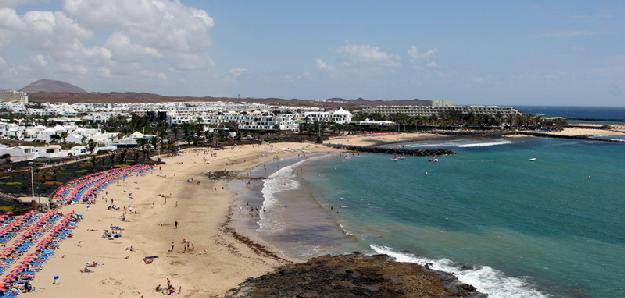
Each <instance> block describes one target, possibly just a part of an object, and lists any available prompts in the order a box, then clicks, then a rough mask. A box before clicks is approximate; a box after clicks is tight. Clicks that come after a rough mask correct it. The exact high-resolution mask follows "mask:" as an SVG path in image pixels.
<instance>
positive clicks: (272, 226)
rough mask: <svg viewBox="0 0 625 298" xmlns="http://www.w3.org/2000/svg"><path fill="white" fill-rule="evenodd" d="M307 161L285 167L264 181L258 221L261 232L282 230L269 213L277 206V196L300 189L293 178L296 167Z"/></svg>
mask: <svg viewBox="0 0 625 298" xmlns="http://www.w3.org/2000/svg"><path fill="white" fill-rule="evenodd" d="M304 161H305V160H300V161H298V162H296V163H294V164H292V165H289V166H286V167H283V168H281V169H279V170H277V171H276V172H274V173H273V174H271V175H269V177H267V179H265V180H263V189H262V190H261V193H262V194H263V198H264V200H263V207H262V211H261V212H259V216H260V220H258V230H259V231H275V230H280V229H282V227H281V225H280V223H279V222H278V221H277V220H276V219H275V218H272V217H271V216H267V215H268V214H267V213H271V211H272V208H273V207H274V206H275V204H276V201H277V199H276V197H275V194H276V193H279V192H283V191H287V190H294V189H297V188H298V187H299V183H298V182H297V181H296V180H294V179H293V178H295V177H296V174H295V171H294V170H293V169H294V168H295V167H297V166H299V165H301V164H303V163H304Z"/></svg>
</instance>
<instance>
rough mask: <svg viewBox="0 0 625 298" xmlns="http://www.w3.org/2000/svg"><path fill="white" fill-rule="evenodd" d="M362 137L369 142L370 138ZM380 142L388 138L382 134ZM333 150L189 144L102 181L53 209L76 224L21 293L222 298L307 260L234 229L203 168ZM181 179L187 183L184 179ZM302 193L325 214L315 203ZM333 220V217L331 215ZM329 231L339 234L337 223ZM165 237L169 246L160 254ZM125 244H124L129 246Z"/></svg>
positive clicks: (214, 180)
mask: <svg viewBox="0 0 625 298" xmlns="http://www.w3.org/2000/svg"><path fill="white" fill-rule="evenodd" d="M412 137H416V138H417V139H416V140H425V139H427V138H428V137H431V136H430V135H429V134H419V133H417V134H411V138H412ZM363 138H366V139H367V140H366V141H367V142H370V141H371V140H370V139H371V136H363ZM383 139H386V140H384V141H385V142H389V140H388V137H383ZM356 140H357V139H356ZM413 140H415V139H413ZM340 152H343V151H341V150H337V149H332V148H329V147H327V146H325V145H322V144H311V143H274V144H268V145H267V144H265V145H245V146H238V147H236V146H235V147H228V148H225V149H221V150H210V149H204V148H190V149H185V150H183V151H182V152H181V154H180V155H178V156H173V157H167V156H161V158H162V159H163V161H165V162H166V163H165V164H164V165H161V169H160V170H159V166H157V167H156V168H155V169H154V171H153V172H152V173H150V174H147V175H145V176H142V177H129V178H128V179H126V180H125V181H122V182H119V183H116V184H112V185H109V187H108V188H106V189H105V190H104V191H102V192H101V193H100V194H99V195H98V199H99V200H98V201H99V204H94V205H92V206H90V207H87V206H85V205H70V206H64V207H62V208H61V210H62V211H63V212H67V211H70V210H76V211H77V212H78V213H81V214H83V215H85V220H83V222H81V224H80V225H79V226H78V228H77V229H76V230H75V231H74V237H73V238H69V239H67V240H66V241H65V242H64V243H63V244H61V246H60V249H59V250H58V251H57V253H56V256H55V257H53V258H51V259H50V261H49V262H48V263H47V265H46V266H45V267H44V269H43V270H42V271H40V272H39V273H38V274H37V277H36V278H35V280H34V282H33V285H34V286H35V288H36V289H37V290H36V291H35V292H31V293H27V294H24V295H26V296H30V297H48V296H72V295H77V294H81V295H90V296H94V297H110V296H143V297H161V296H162V295H161V294H160V293H158V292H156V291H154V289H155V288H156V286H157V285H158V284H161V285H164V284H166V281H167V279H169V280H171V282H172V284H173V285H174V286H175V287H176V288H178V287H181V289H182V296H184V297H196V296H215V295H217V296H222V295H224V294H225V293H226V292H227V291H228V290H229V289H231V288H233V287H236V286H238V285H239V284H240V283H242V282H243V281H245V280H246V279H248V278H250V277H258V276H261V275H263V274H266V273H269V272H272V271H273V270H275V269H276V268H278V267H280V266H283V265H288V264H294V263H300V262H303V261H305V259H308V258H309V257H310V256H308V257H306V258H305V259H300V258H292V257H289V256H287V255H286V254H284V253H283V252H281V251H280V249H279V247H278V246H279V245H278V246H276V245H273V244H272V242H271V241H267V240H264V239H262V237H255V236H254V235H251V236H250V235H248V234H246V233H244V232H243V231H240V230H239V229H237V226H236V223H234V221H235V219H233V215H234V212H236V211H235V208H236V200H237V198H236V193H235V192H233V191H232V190H231V189H229V187H228V184H229V181H230V178H231V177H230V178H229V177H209V176H208V175H207V174H208V173H210V172H221V171H224V172H226V173H228V172H232V173H240V174H244V173H245V172H249V171H251V170H252V169H253V168H255V167H259V166H261V165H263V164H266V163H271V162H272V161H275V160H276V159H279V160H285V159H289V158H295V157H297V156H298V154H305V155H310V156H314V154H328V153H330V154H331V153H340ZM213 154H216V156H214V155H213ZM283 167H284V166H282V167H280V168H283ZM191 178H193V181H192V182H193V183H191V182H188V180H189V179H191ZM234 179H235V180H236V179H238V178H234ZM195 182H197V184H196V183H195ZM161 194H165V196H166V197H167V199H165V198H164V197H162V196H160V195H161ZM170 194H171V195H170ZM287 195H290V194H285V196H287ZM106 198H108V200H110V199H111V198H113V199H115V202H116V205H117V206H119V207H121V206H127V207H132V208H134V210H136V212H137V213H136V214H135V213H130V214H128V215H127V221H121V219H120V216H121V211H111V210H107V208H106V203H105V202H104V200H105V199H106ZM311 199H312V200H314V202H315V203H316V204H318V205H319V206H318V207H319V208H320V209H323V211H324V212H326V213H328V214H329V216H332V214H331V213H329V212H328V211H329V210H326V209H327V208H324V206H322V204H321V202H319V201H317V200H316V199H315V198H311ZM175 221H178V222H179V224H180V226H179V227H178V228H174V222H175ZM110 225H119V226H121V227H122V228H123V229H124V231H123V237H122V238H119V239H116V240H112V241H111V240H106V239H104V238H101V237H100V235H101V233H102V232H103V230H105V229H108V227H109V226H110ZM334 225H340V223H339V222H337V221H336V220H335V221H334ZM337 229H339V230H340V231H341V233H344V231H343V230H342V229H340V226H339V227H337ZM182 239H185V240H188V241H190V242H191V243H192V244H193V247H194V249H193V250H192V251H190V252H183V248H182V247H183V246H184V245H183V244H182V242H181V240H182ZM172 242H173V244H174V245H175V249H174V252H172V253H169V252H167V251H168V250H169V249H170V246H171V244H172ZM129 247H132V248H133V250H132V251H129V250H128V248H129ZM149 255H157V256H159V258H158V259H157V260H156V261H155V262H154V263H152V264H144V263H143V261H142V258H143V257H144V256H149ZM92 261H96V262H98V263H103V265H102V266H98V267H97V268H95V269H94V272H93V273H89V274H84V273H80V269H82V267H84V264H85V263H86V262H92ZM55 275H59V276H60V282H59V283H58V284H55V285H52V283H51V281H52V277H53V276H55Z"/></svg>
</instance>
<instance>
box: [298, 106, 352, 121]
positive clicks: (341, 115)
mask: <svg viewBox="0 0 625 298" xmlns="http://www.w3.org/2000/svg"><path fill="white" fill-rule="evenodd" d="M302 121H303V122H306V121H308V123H315V122H336V123H338V124H347V123H349V122H350V121H352V113H351V112H350V111H347V110H343V108H340V109H338V110H334V111H316V112H304V115H303V117H302Z"/></svg>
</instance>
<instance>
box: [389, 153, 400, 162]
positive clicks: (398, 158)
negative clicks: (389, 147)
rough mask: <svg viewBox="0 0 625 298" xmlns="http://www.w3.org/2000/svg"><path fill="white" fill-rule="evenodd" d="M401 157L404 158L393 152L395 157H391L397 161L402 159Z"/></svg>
mask: <svg viewBox="0 0 625 298" xmlns="http://www.w3.org/2000/svg"><path fill="white" fill-rule="evenodd" d="M401 159H402V158H401V157H400V156H399V155H397V154H393V158H391V160H395V161H397V160H401Z"/></svg>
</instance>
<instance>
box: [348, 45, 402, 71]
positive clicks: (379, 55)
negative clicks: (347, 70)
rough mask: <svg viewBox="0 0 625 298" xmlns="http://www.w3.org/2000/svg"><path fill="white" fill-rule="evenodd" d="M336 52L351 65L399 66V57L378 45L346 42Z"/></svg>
mask: <svg viewBox="0 0 625 298" xmlns="http://www.w3.org/2000/svg"><path fill="white" fill-rule="evenodd" d="M337 52H338V53H339V54H340V55H341V56H342V57H343V58H344V59H345V60H346V61H345V63H346V64H348V65H353V66H385V67H388V66H390V67H395V66H399V65H400V62H401V58H400V57H399V56H398V55H395V54H391V53H387V52H384V51H382V50H380V48H378V47H374V46H370V45H366V44H353V43H348V44H346V45H344V46H342V47H340V48H338V50H337Z"/></svg>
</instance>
